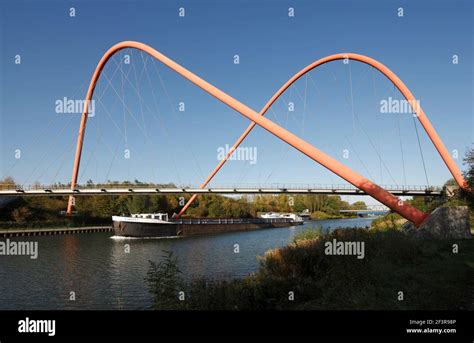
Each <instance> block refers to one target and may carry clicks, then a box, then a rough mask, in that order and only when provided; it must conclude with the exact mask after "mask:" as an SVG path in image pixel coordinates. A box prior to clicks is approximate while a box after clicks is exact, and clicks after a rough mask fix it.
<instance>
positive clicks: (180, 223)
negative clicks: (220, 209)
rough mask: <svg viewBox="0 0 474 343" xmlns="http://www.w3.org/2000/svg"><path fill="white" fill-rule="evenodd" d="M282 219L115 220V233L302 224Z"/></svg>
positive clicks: (129, 234) (130, 234) (183, 232)
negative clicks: (163, 222) (166, 221)
mask: <svg viewBox="0 0 474 343" xmlns="http://www.w3.org/2000/svg"><path fill="white" fill-rule="evenodd" d="M301 224H303V222H299V221H291V220H282V219H278V220H277V219H262V218H251V219H183V220H181V219H171V220H170V222H169V224H161V223H160V224H154V223H141V222H127V221H114V224H113V225H114V233H115V235H116V236H124V237H179V236H194V235H205V234H217V233H225V232H236V231H250V230H260V229H271V228H280V227H289V226H295V225H301Z"/></svg>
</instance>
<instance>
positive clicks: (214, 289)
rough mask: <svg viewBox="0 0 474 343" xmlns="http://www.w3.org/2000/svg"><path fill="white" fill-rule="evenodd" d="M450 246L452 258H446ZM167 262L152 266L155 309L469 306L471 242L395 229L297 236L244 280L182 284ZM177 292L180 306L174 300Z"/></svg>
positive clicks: (473, 259) (172, 261)
mask: <svg viewBox="0 0 474 343" xmlns="http://www.w3.org/2000/svg"><path fill="white" fill-rule="evenodd" d="M333 240H337V241H341V242H364V243H365V255H364V258H361V259H359V258H357V257H356V256H334V255H328V254H326V253H325V249H326V246H325V243H326V242H333ZM453 244H457V245H458V249H459V250H458V252H456V253H454V252H453ZM176 266H177V258H175V257H174V256H173V255H168V256H166V259H165V260H164V261H162V262H161V263H159V264H151V266H150V269H149V271H148V276H147V280H148V283H149V286H150V292H151V293H152V295H153V297H154V308H155V309H160V310H163V309H176V310H270V309H285V310H458V309H468V308H470V307H472V291H471V289H472V286H473V285H472V275H473V273H474V240H473V239H470V240H469V239H468V240H456V241H441V240H430V241H421V240H417V239H415V238H413V237H410V236H408V235H406V234H404V233H402V232H400V231H399V230H396V229H386V230H377V229H370V230H365V229H339V230H335V231H332V232H328V233H325V232H322V231H321V232H319V233H317V234H316V235H315V236H314V234H313V236H312V237H311V235H308V234H301V235H299V237H298V236H296V237H295V240H294V242H293V243H291V244H289V245H288V246H286V247H283V248H278V249H273V250H269V251H267V253H266V254H265V255H264V256H263V257H261V259H260V268H259V270H258V271H257V272H256V273H255V274H253V275H251V276H248V277H246V278H243V279H232V280H226V281H212V280H206V279H196V280H192V281H190V282H183V281H182V280H181V279H180V276H179V272H178V269H177V267H176ZM179 291H184V292H185V294H186V301H179V299H177V298H176V296H175V294H178V292H179Z"/></svg>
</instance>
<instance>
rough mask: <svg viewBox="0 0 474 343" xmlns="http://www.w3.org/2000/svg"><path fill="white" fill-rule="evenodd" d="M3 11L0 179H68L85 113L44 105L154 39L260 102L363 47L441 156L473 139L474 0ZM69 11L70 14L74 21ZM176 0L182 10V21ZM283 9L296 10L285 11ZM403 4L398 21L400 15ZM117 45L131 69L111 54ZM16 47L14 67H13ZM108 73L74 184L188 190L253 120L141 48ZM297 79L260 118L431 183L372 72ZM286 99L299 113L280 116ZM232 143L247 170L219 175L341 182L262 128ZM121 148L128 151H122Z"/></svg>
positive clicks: (380, 170) (337, 65) (367, 170)
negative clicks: (247, 153) (412, 100)
mask: <svg viewBox="0 0 474 343" xmlns="http://www.w3.org/2000/svg"><path fill="white" fill-rule="evenodd" d="M1 4H2V6H1V26H0V28H1V36H0V39H1V50H0V58H1V60H0V62H1V67H0V73H1V74H0V76H1V80H2V82H1V85H0V87H1V88H0V96H1V98H0V100H1V116H0V120H1V122H0V123H1V133H0V134H1V137H0V139H1V156H0V158H1V159H0V163H1V165H0V176H13V177H14V178H15V179H16V180H17V182H19V183H32V182H35V181H39V182H42V183H50V182H55V181H62V182H67V181H68V180H69V179H70V175H71V170H72V162H73V150H74V145H75V139H76V136H77V130H78V127H79V120H80V116H79V115H77V114H64V113H63V114H58V113H56V112H55V101H56V100H58V99H63V98H64V97H67V98H69V99H82V98H83V97H84V96H85V92H86V88H85V87H86V85H87V84H88V82H89V80H90V77H91V75H92V72H93V70H94V69H95V66H96V64H97V62H98V60H99V59H100V57H101V56H102V54H103V53H104V52H105V51H106V50H107V49H108V48H109V47H110V46H112V45H113V44H115V43H117V42H119V41H123V40H137V41H141V42H144V43H147V44H149V45H150V46H152V47H154V48H156V49H157V50H159V51H160V52H162V53H163V54H165V55H167V56H168V57H170V58H172V59H173V60H175V61H176V62H178V63H180V64H181V65H183V66H184V67H186V68H188V69H189V70H191V71H192V72H194V73H196V74H198V75H199V76H201V77H202V78H204V79H205V80H207V81H209V82H211V83H212V84H214V85H215V86H217V87H218V88H220V89H222V90H224V91H225V92H227V93H228V94H230V95H232V96H233V97H235V98H236V99H238V100H240V101H242V102H243V103H245V104H247V105H248V106H250V107H252V108H253V109H255V110H256V111H259V110H260V109H261V108H262V107H263V106H264V104H265V103H266V102H267V101H268V99H269V98H270V97H271V96H272V95H273V93H274V92H275V91H276V90H277V89H278V88H279V87H280V86H281V85H282V84H284V83H285V82H286V81H287V80H288V79H289V78H290V77H291V76H292V75H293V74H295V73H296V72H297V71H299V70H300V69H301V68H303V67H304V66H306V65H308V64H310V63H311V62H313V61H315V60H316V59H319V58H321V57H324V56H326V55H329V54H333V53H339V52H355V53H360V54H364V55H367V56H370V57H373V58H375V59H377V60H379V61H380V62H382V63H384V64H385V65H386V66H388V67H389V68H391V69H392V70H393V71H394V72H395V73H396V74H397V75H398V76H399V77H400V78H401V79H402V80H403V81H404V82H405V83H406V84H407V86H408V87H409V88H410V90H411V91H412V92H413V94H414V95H415V97H417V98H418V99H420V102H421V106H422V107H423V108H424V110H425V113H426V114H427V115H428V117H429V119H430V120H431V122H432V124H433V125H434V127H435V128H436V130H437V131H438V133H439V135H440V136H441V138H442V140H443V141H444V143H445V145H446V146H447V148H448V150H449V151H453V150H457V151H458V152H459V158H458V159H456V161H457V163H458V164H459V166H461V165H462V156H463V155H464V152H465V150H466V148H467V147H469V146H471V144H472V141H473V91H472V90H473V87H472V86H473V85H472V73H473V55H472V46H473V24H472V23H473V5H472V2H471V1H444V2H442V1H403V0H399V1H383V2H382V1H236V0H234V1H179V2H174V1H166V2H165V1H134V2H132V1H41V2H39V1H5V0H4V1H2V2H1ZM71 7H74V8H75V11H76V16H75V17H70V16H69V9H70V8H71ZM180 7H183V8H184V9H185V17H179V16H178V9H179V8H180ZM289 7H293V8H294V10H295V16H294V17H289V16H288V8H289ZM399 7H402V8H403V10H404V16H403V17H398V16H397V9H398V8H399ZM127 54H128V55H129V56H131V64H130V65H125V64H123V63H121V62H122V61H123V58H124V56H125V55H127ZM16 55H20V56H21V64H15V56H16ZM235 55H239V58H240V63H239V64H234V56H235ZM453 55H458V58H459V63H458V64H453V63H452V58H453ZM105 75H107V77H108V78H110V84H109V82H108V81H107V78H106V77H102V78H101V80H100V81H99V84H98V86H97V89H96V95H98V94H102V93H103V92H104V93H103V96H101V102H100V103H96V115H95V116H94V117H93V118H91V119H90V120H89V124H88V128H87V132H86V138H85V143H84V154H83V160H82V165H81V173H80V180H79V182H85V181H86V180H87V179H89V178H91V179H93V180H95V181H105V180H107V179H113V180H125V179H129V180H133V179H135V178H137V179H139V180H143V181H155V182H175V183H181V184H182V183H188V184H193V185H196V184H199V183H200V181H201V180H202V179H203V178H204V177H205V176H206V175H207V174H208V173H209V172H210V171H211V170H212V169H213V168H214V166H215V164H216V163H217V156H218V149H219V148H222V147H225V145H226V144H232V143H233V142H234V141H235V139H236V138H237V137H238V136H239V135H240V134H241V132H242V131H243V130H244V129H245V128H246V127H247V125H248V120H247V119H246V118H244V117H242V116H241V115H240V114H238V113H236V112H234V111H233V110H231V109H229V108H227V107H226V106H225V105H223V104H221V103H219V101H218V100H216V99H213V98H211V97H210V96H209V95H207V94H206V93H204V92H203V91H201V90H199V89H197V88H196V87H195V86H193V85H191V84H190V83H189V82H187V81H186V80H184V79H183V78H181V77H180V76H178V75H176V74H175V73H174V72H172V71H170V70H168V69H167V68H166V67H164V66H163V65H161V64H160V63H159V62H154V61H152V60H151V59H148V58H147V57H146V56H144V55H143V54H141V53H140V52H137V51H128V50H126V51H122V52H121V53H119V54H117V55H116V56H115V57H114V59H113V60H112V61H111V62H110V63H109V65H108V66H107V67H106V68H105ZM125 75H126V76H125ZM308 75H309V76H308V77H304V78H302V79H301V80H299V81H298V82H297V83H296V84H295V86H294V87H292V88H291V89H290V90H288V91H287V92H286V93H285V94H284V95H283V96H282V98H281V100H279V101H277V103H276V104H275V105H274V107H273V109H272V110H271V111H270V112H268V114H267V116H268V118H270V119H271V120H274V121H276V122H277V123H278V124H280V125H282V126H284V127H286V128H287V129H289V130H290V131H292V132H294V133H295V134H297V135H300V136H301V137H303V138H304V139H305V140H307V141H308V142H310V143H311V144H314V145H315V146H316V147H318V148H320V149H321V150H323V151H325V152H327V153H329V154H330V155H332V156H333V157H335V158H337V159H338V160H340V161H342V162H343V163H345V164H346V165H348V166H349V167H351V168H353V169H355V170H357V171H358V172H360V173H361V174H363V175H365V176H366V177H369V178H371V179H373V180H374V181H375V182H378V183H381V184H395V183H396V184H400V185H401V184H403V183H407V184H426V176H425V173H424V168H423V163H422V161H421V155H420V151H419V147H418V141H417V139H416V132H415V129H414V124H413V120H412V118H411V117H410V115H409V114H382V113H380V101H381V100H383V99H388V97H392V98H393V99H401V97H400V94H399V93H398V92H397V91H395V90H393V89H392V87H391V85H390V83H389V82H388V81H387V80H386V79H385V78H384V77H383V76H382V75H381V74H380V73H377V72H376V71H374V70H373V69H371V68H370V67H368V66H366V65H362V64H360V63H357V62H352V63H350V64H349V65H344V64H343V63H342V62H341V61H337V62H333V63H331V64H327V65H324V66H322V67H321V68H318V69H316V70H314V71H312V72H311V73H309V74H308ZM112 76H113V77H112ZM350 80H352V85H351V82H350ZM162 84H164V85H165V87H163V86H162ZM111 85H112V86H111ZM351 88H352V98H351ZM113 89H115V91H114V90H113ZM137 90H139V91H138V92H137ZM138 94H140V95H138ZM121 99H122V100H121ZM122 101H123V102H124V103H126V106H127V108H128V110H125V109H124V106H123V102H122ZM180 102H184V104H185V111H184V112H180V111H179V103H180ZM289 102H293V103H294V106H295V110H294V112H288V110H287V106H288V103H289ZM352 104H353V105H352ZM418 130H419V134H420V140H421V148H422V152H423V158H424V160H425V165H426V169H427V175H428V182H429V183H430V184H433V185H442V184H443V183H444V181H445V180H447V179H448V178H449V177H450V174H449V172H448V170H447V169H446V167H445V166H444V164H443V162H442V160H441V158H440V157H439V156H438V154H437V153H436V151H435V149H434V147H433V146H432V145H431V143H430V142H429V140H428V137H427V135H426V134H425V133H424V131H423V130H422V128H421V127H420V126H418ZM243 146H244V147H248V148H250V149H253V148H256V149H257V150H256V151H257V160H256V163H254V164H252V163H250V161H231V162H229V163H228V165H226V166H225V167H224V169H223V170H222V173H221V174H219V175H218V176H217V177H216V179H215V180H216V181H215V182H216V184H230V183H308V184H318V183H343V181H342V180H341V179H339V178H338V177H336V176H335V175H331V173H329V172H328V171H326V170H325V169H324V168H323V167H321V166H319V165H317V164H315V163H314V162H313V161H311V160H309V159H308V158H306V157H305V156H302V155H301V154H300V153H299V152H297V151H294V150H293V149H292V148H288V147H287V146H286V144H284V143H283V142H281V141H279V140H278V139H277V138H276V137H273V136H271V135H270V134H269V133H267V132H266V131H264V130H262V129H260V128H256V129H255V130H254V132H252V133H251V135H250V136H249V137H248V139H247V140H246V141H244V143H243ZM18 149H19V150H21V158H19V159H16V158H15V151H16V150H18ZM125 149H128V150H129V151H130V156H131V158H130V159H125V158H124V150H125ZM347 151H348V152H349V155H348V156H347ZM345 152H346V157H348V158H344V153H345ZM402 152H403V153H402Z"/></svg>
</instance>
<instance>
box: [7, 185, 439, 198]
mask: <svg viewBox="0 0 474 343" xmlns="http://www.w3.org/2000/svg"><path fill="white" fill-rule="evenodd" d="M386 190H387V191H388V192H390V193H392V194H393V195H397V196H413V195H423V196H440V195H442V190H441V189H440V188H427V189H423V188H419V189H415V188H407V189H403V188H394V189H393V188H392V189H390V188H386ZM203 193H205V194H337V195H366V193H365V192H364V191H361V190H360V189H356V188H347V187H341V188H205V189H200V188H151V187H144V188H139V187H130V188H126V187H117V188H113V187H112V188H108V187H104V188H77V189H74V190H71V189H69V188H26V189H25V188H23V189H0V196H67V195H77V196H85V195H121V194H203Z"/></svg>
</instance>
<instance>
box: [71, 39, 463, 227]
mask: <svg viewBox="0 0 474 343" xmlns="http://www.w3.org/2000/svg"><path fill="white" fill-rule="evenodd" d="M125 48H135V49H138V50H142V51H144V52H146V53H148V54H149V55H151V56H153V57H154V58H156V59H158V60H159V61H160V62H162V63H163V64H165V65H166V66H168V67H169V68H171V69H172V70H174V71H176V72H177V73H178V74H180V75H182V76H183V77H185V78H186V79H187V80H189V81H191V82H192V83H194V84H196V85H197V86H198V87H200V88H202V89H203V90H205V91H206V92H207V93H209V94H210V95H212V96H214V97H215V98H217V99H219V100H220V101H222V102H223V103H225V104H226V105H228V106H229V107H231V108H233V109H234V110H236V111H237V112H239V113H241V114H242V115H244V116H245V117H247V118H248V119H250V120H251V121H253V122H254V123H255V124H257V125H260V126H261V127H263V128H264V129H265V130H267V131H269V132H270V133H272V134H274V135H275V136H277V137H278V138H280V139H281V140H283V141H284V142H286V143H288V144H290V145H291V146H293V147H294V148H295V149H297V150H299V151H301V152H302V153H304V154H305V155H307V156H308V157H310V158H311V159H313V160H314V161H316V162H318V163H320V164H321V165H323V166H324V167H326V168H327V169H329V170H331V171H332V172H333V173H335V174H336V175H338V176H340V177H341V178H343V179H345V180H346V181H348V182H350V183H351V184H353V185H354V186H356V187H357V188H359V189H362V190H363V191H365V192H366V193H367V194H369V195H371V196H372V197H373V198H375V199H377V200H378V201H380V202H381V203H383V204H384V205H386V206H387V207H389V208H390V209H392V210H393V211H395V212H397V213H399V214H400V215H402V216H403V217H405V218H406V219H408V220H410V221H411V222H413V223H414V224H415V225H417V226H418V225H420V224H421V223H422V222H423V221H424V220H425V219H426V217H427V216H428V214H426V213H424V212H422V211H420V210H418V209H416V208H414V207H412V206H410V205H409V204H407V203H405V202H402V201H401V200H399V199H398V198H397V197H395V196H393V195H392V194H390V193H389V192H387V191H385V190H384V189H383V188H381V187H379V186H377V185H375V184H374V183H372V182H371V181H369V180H368V179H366V178H364V177H363V176H361V175H359V174H358V173H356V172H354V171H352V170H351V169H349V168H347V167H346V166H345V165H343V164H342V163H340V162H338V161H337V160H335V159H333V158H332V157H330V156H329V155H327V154H325V153H324V152H322V151H320V150H318V149H317V148H315V147H314V146H312V145H310V144H309V143H307V142H305V141H304V140H302V139H301V138H299V137H297V136H296V135H294V134H293V133H291V132H289V131H287V130H285V129H284V128H282V127H280V126H278V125H277V124H275V123H274V122H272V121H271V120H269V119H267V118H265V117H264V116H263V115H259V114H258V113H257V112H255V111H254V110H252V109H251V108H249V107H248V106H246V105H244V104H243V103H241V102H239V101H238V100H236V99H234V98H232V97H231V96H229V95H228V94H226V93H224V92H223V91H221V90H219V89H218V88H216V87H215V86H213V85H211V84H210V83H208V82H206V81H205V80H203V79H201V78H200V77H199V76H197V75H195V74H193V73H192V72H190V71H189V70H187V69H185V68H184V67H182V66H180V65H179V64H177V63H176V62H174V61H173V60H171V59H169V58H168V57H166V56H164V55H163V54H161V53H160V52H158V51H157V50H155V49H153V48H152V47H150V46H148V45H146V44H143V43H140V42H134V41H125V42H121V43H118V44H116V45H114V46H113V47H111V48H110V49H109V50H108V51H107V52H106V53H105V54H104V56H103V57H102V58H101V60H100V61H99V63H98V65H97V67H96V69H95V71H94V74H93V76H92V79H91V82H90V84H89V88H88V91H87V95H86V101H85V106H84V112H83V113H82V118H81V124H80V128H79V134H78V139H77V147H76V155H75V159H74V167H73V174H72V179H71V188H72V189H74V188H75V187H76V184H77V176H78V172H79V166H80V159H81V153H82V145H83V142H84V133H85V128H86V123H87V115H88V113H87V109H88V107H89V103H90V101H91V99H92V95H93V93H94V89H95V86H96V83H97V81H98V79H99V76H100V73H101V71H102V69H103V68H104V66H105V64H106V63H107V61H108V60H109V59H110V57H111V56H112V55H113V54H115V53H116V52H117V51H119V50H122V49H125ZM350 55H351V56H352V59H357V60H359V61H362V62H364V61H369V62H365V63H368V64H371V65H372V63H374V64H375V65H376V66H377V67H376V68H377V69H379V70H380V71H381V72H382V73H384V74H385V75H386V76H387V77H388V78H390V79H391V80H392V82H394V84H396V86H397V87H398V88H399V89H400V91H401V92H402V94H403V95H404V96H405V98H407V99H408V100H410V99H414V97H413V95H412V94H411V92H410V91H409V90H408V88H407V87H406V86H405V85H404V84H403V82H401V80H400V79H398V77H397V76H396V75H395V74H393V73H392V72H391V71H390V70H389V69H388V68H386V67H385V66H383V65H382V64H381V63H379V62H377V61H375V60H372V59H370V58H368V57H366V56H362V55H357V54H350ZM333 56H340V57H339V58H338V59H341V57H342V58H347V57H348V56H349V54H338V55H333ZM330 58H331V56H329V57H327V58H326V59H328V60H326V61H325V62H324V63H326V62H328V61H329V59H330ZM323 60H324V59H323ZM317 62H318V61H317ZM317 62H315V63H313V64H312V65H310V66H308V67H306V68H305V69H303V70H302V71H300V73H298V74H296V75H295V77H296V78H295V80H296V79H298V78H299V77H301V76H302V75H304V73H306V72H307V71H308V70H311V69H312V68H314V67H316V66H313V65H314V64H316V63H317ZM320 64H322V63H320ZM311 67H312V68H311ZM306 69H307V70H306ZM295 80H293V81H292V79H290V81H288V82H287V84H285V85H284V86H283V87H282V88H284V87H285V86H286V88H288V87H289V85H290V84H291V83H292V82H294V81H295ZM286 88H285V89H286ZM279 95H280V94H278V93H276V94H275V95H274V98H275V99H273V98H272V99H273V101H272V100H271V101H272V103H273V102H274V101H275V100H276V98H278V96H279ZM267 105H268V104H267ZM270 105H271V104H270ZM268 107H269V106H268ZM264 109H265V108H264ZM267 109H268V108H267ZM267 109H265V111H266V110H267ZM417 114H418V118H419V119H420V122H421V123H422V125H423V127H424V128H425V130H426V131H427V133H428V135H429V136H430V138H431V140H432V141H433V143H434V144H435V146H436V147H437V149H438V151H440V147H441V148H443V149H444V150H443V149H441V151H440V154H441V157H442V158H443V160H444V161H445V163H446V164H447V165H448V168H449V169H450V171H451V173H453V170H452V165H451V163H450V162H449V161H451V162H453V161H452V159H451V158H450V156H449V154H448V153H447V150H446V148H445V147H444V145H443V144H442V142H441V140H440V139H439V137H438V135H437V134H436V132H435V131H434V128H433V127H432V126H431V124H430V122H429V121H428V119H427V118H426V115H425V114H424V113H423V111H422V110H421V109H419V110H418V111H417ZM421 118H423V120H422V119H421ZM254 123H252V125H253V126H255V124H254ZM252 128H253V127H252ZM250 130H251V129H250ZM246 131H247V130H246ZM249 132H250V131H249ZM247 134H248V133H247ZM247 134H246V135H247ZM244 138H245V137H244ZM242 140H243V139H242ZM239 144H240V143H239ZM446 154H447V157H449V159H446ZM453 163H454V162H453ZM454 167H455V169H454V170H457V167H456V166H455V165H454ZM459 175H460V173H459ZM453 176H454V177H455V179H456V181H458V183H459V180H458V179H459V178H458V177H457V174H456V173H453ZM461 179H462V175H461ZM462 181H464V179H462ZM460 185H463V186H464V185H465V182H464V183H463V182H461V183H460ZM72 208H73V202H72V197H70V201H69V202H68V209H67V213H68V214H71V213H72Z"/></svg>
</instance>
